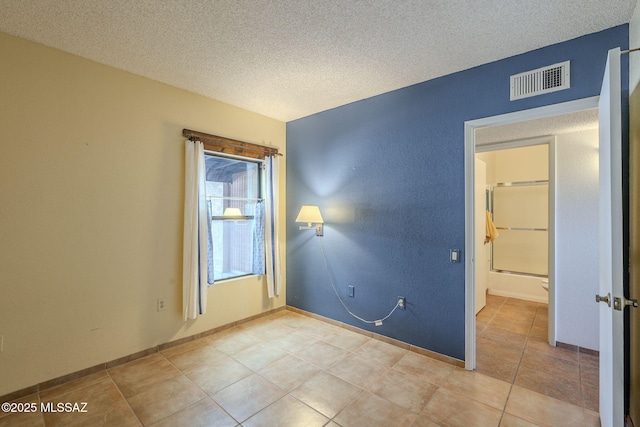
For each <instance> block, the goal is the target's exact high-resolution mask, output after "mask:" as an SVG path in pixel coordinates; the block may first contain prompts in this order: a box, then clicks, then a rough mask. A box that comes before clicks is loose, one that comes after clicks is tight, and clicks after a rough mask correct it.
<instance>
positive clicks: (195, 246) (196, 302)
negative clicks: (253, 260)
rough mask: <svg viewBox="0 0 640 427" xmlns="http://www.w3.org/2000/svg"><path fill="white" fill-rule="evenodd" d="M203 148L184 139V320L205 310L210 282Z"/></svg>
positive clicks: (193, 317)
mask: <svg viewBox="0 0 640 427" xmlns="http://www.w3.org/2000/svg"><path fill="white" fill-rule="evenodd" d="M205 175H206V170H205V164H204V148H203V145H202V142H200V141H189V140H186V141H185V196H184V241H183V267H182V268H183V273H182V274H183V281H182V286H183V301H182V302H183V313H184V320H185V321H186V320H187V319H195V318H196V317H198V314H204V313H205V312H206V310H207V288H208V286H209V285H212V284H213V244H212V239H211V211H210V209H209V208H208V205H207V202H206V198H205Z"/></svg>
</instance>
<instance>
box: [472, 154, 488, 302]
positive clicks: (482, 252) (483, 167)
mask: <svg viewBox="0 0 640 427" xmlns="http://www.w3.org/2000/svg"><path fill="white" fill-rule="evenodd" d="M475 161H476V165H475V186H476V189H475V190H476V191H475V193H476V194H475V199H476V200H475V202H476V220H475V221H476V236H475V237H476V238H475V244H476V254H475V260H476V268H475V270H476V314H478V312H479V311H480V310H482V309H483V308H484V306H485V305H486V304H487V275H488V271H487V257H486V249H485V244H484V238H485V235H486V234H487V232H486V225H487V224H486V221H487V217H486V215H487V214H486V194H487V164H486V163H485V162H483V161H482V160H479V159H476V160H475Z"/></svg>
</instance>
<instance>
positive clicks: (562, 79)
mask: <svg viewBox="0 0 640 427" xmlns="http://www.w3.org/2000/svg"><path fill="white" fill-rule="evenodd" d="M569 87H570V85H569V61H565V62H561V63H559V64H554V65H549V66H548V67H542V68H538V69H537V70H531V71H526V72H524V73H520V74H516V75H513V76H511V100H512V101H514V100H516V99H522V98H528V97H530V96H536V95H542V94H543V93H549V92H555V91H557V90H562V89H569Z"/></svg>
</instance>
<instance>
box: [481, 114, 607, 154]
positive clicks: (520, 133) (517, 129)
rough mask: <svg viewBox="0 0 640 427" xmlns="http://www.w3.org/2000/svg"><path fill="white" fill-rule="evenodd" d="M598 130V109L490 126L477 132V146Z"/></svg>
mask: <svg viewBox="0 0 640 427" xmlns="http://www.w3.org/2000/svg"><path fill="white" fill-rule="evenodd" d="M597 128H598V109H597V108H592V109H590V110H582V111H578V112H575V113H569V114H562V115H559V116H552V117H546V118H543V119H535V120H527V121H524V122H518V123H510V124H506V125H499V126H490V127H485V128H480V129H477V130H476V133H475V142H476V144H480V145H481V144H490V143H493V142H505V141H515V140H518V139H527V138H535V137H538V136H547V135H562V134H565V133H572V132H579V131H583V130H590V129H597Z"/></svg>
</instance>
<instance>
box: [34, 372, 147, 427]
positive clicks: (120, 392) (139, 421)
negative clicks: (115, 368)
mask: <svg viewBox="0 0 640 427" xmlns="http://www.w3.org/2000/svg"><path fill="white" fill-rule="evenodd" d="M105 372H106V373H107V376H108V377H109V380H111V382H112V383H113V385H114V386H115V387H116V390H118V394H119V395H120V396H121V397H122V400H124V402H125V403H126V404H127V407H128V408H129V410H130V411H131V413H132V414H133V416H134V417H136V420H138V423H139V424H140V425H141V426H144V424H143V423H142V420H141V419H140V417H138V414H136V411H134V410H133V408H132V407H131V404H130V403H129V399H127V398H126V397H125V396H124V394H123V393H122V390H120V386H118V383H116V382H115V380H114V379H113V377H112V376H111V372H109V370H108V369H105ZM45 427H46V426H45Z"/></svg>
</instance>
